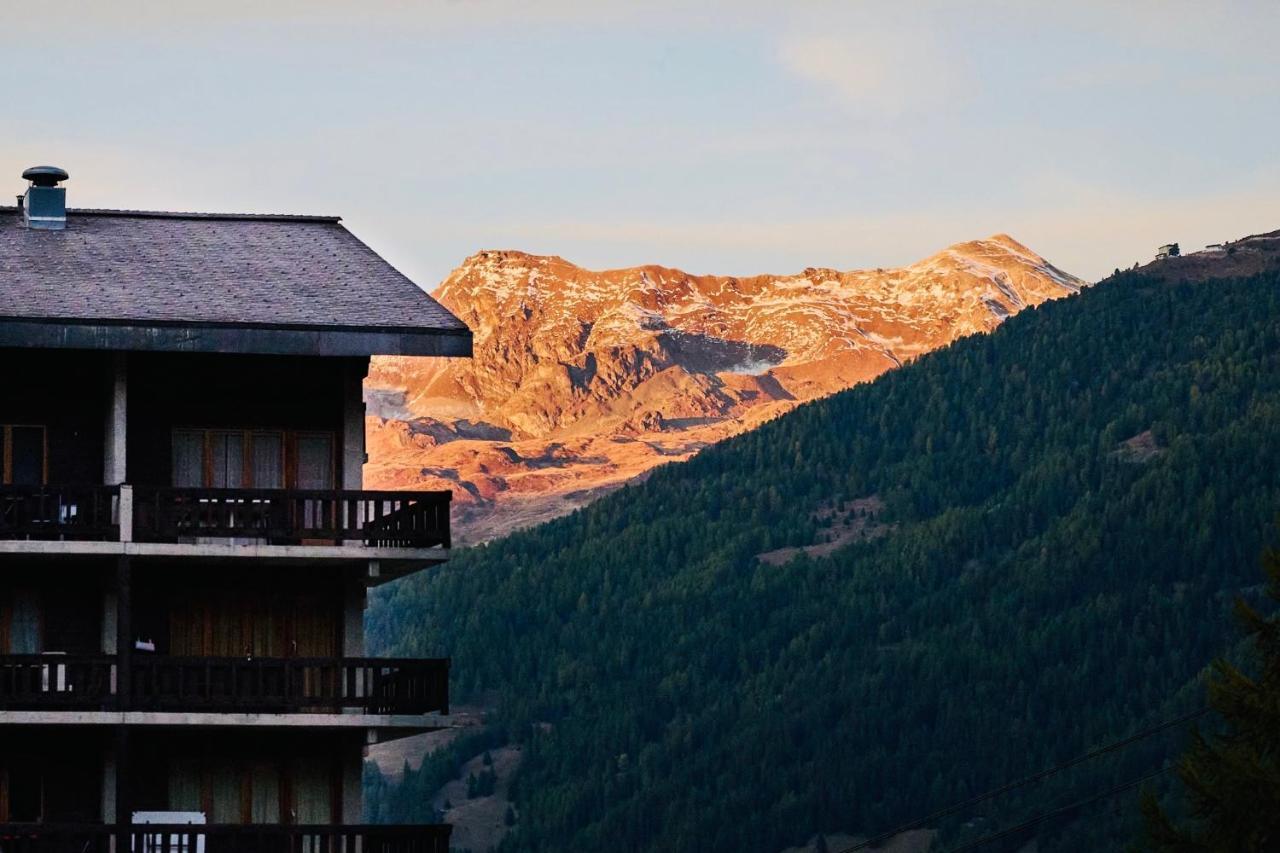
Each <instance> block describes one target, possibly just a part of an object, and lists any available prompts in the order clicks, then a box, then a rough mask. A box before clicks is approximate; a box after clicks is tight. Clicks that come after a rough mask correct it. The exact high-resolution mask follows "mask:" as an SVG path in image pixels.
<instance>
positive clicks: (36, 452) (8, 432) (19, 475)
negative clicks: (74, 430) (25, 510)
mask: <svg viewBox="0 0 1280 853" xmlns="http://www.w3.org/2000/svg"><path fill="white" fill-rule="evenodd" d="M0 444H2V445H3V454H4V459H3V464H0V483H4V484H5V485H15V486H39V485H42V484H44V483H45V482H47V481H48V477H49V454H48V440H47V437H46V435H45V429H44V427H43V426H34V425H23V424H5V425H3V426H0Z"/></svg>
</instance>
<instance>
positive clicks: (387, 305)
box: [0, 207, 470, 348]
mask: <svg viewBox="0 0 1280 853" xmlns="http://www.w3.org/2000/svg"><path fill="white" fill-rule="evenodd" d="M0 318H6V319H22V320H51V321H64V322H70V323H75V322H80V323H104V324H122V323H123V324H127V325H132V326H152V325H175V324H176V325H184V326H210V327H262V328H271V329H282V328H291V329H302V330H310V331H319V332H324V331H326V330H335V331H336V330H344V329H345V330H348V331H359V332H373V333H398V334H400V335H406V334H407V335H411V336H418V335H428V336H433V337H439V336H441V335H448V336H465V337H467V338H468V348H469V337H470V333H469V332H468V331H467V327H466V325H465V324H463V322H462V321H461V320H459V319H458V318H456V317H454V316H453V315H452V314H450V313H449V312H448V311H447V310H446V309H445V308H444V307H443V306H441V305H440V304H439V303H438V302H436V301H435V300H434V299H432V298H431V297H430V296H428V295H427V294H426V293H424V292H423V291H422V290H421V289H420V288H418V287H417V285H415V284H414V283H413V282H412V281H410V280H409V279H408V278H406V277H405V276H404V275H402V274H401V273H400V272H399V271H397V270H396V269H395V268H394V267H392V266H391V265H390V264H389V263H387V262H386V261H385V260H383V259H382V258H381V257H380V256H378V254H377V253H375V252H374V251H373V250H372V249H370V248H369V247H368V246H366V245H365V244H364V243H362V242H361V241H360V240H359V239H357V238H356V237H355V236H354V235H353V234H352V233H351V232H349V231H347V229H346V228H344V227H343V226H342V225H341V224H340V222H339V219H338V218H337V217H320V216H264V215H252V214H245V215H227V214H195V213H158V212H146V211H104V210H69V211H68V215H67V228H66V230H65V231H37V230H30V229H27V228H25V227H22V225H21V216H20V215H19V214H18V212H17V209H16V208H12V207H9V208H0Z"/></svg>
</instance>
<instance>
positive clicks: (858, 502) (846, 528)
mask: <svg viewBox="0 0 1280 853" xmlns="http://www.w3.org/2000/svg"><path fill="white" fill-rule="evenodd" d="M883 512H884V501H882V500H880V496H879V495H868V496H867V497H865V498H854V499H853V500H849V501H827V502H825V503H823V504H822V505H821V506H819V507H818V508H817V509H816V510H814V511H813V514H812V516H811V517H812V518H813V520H814V521H816V522H817V523H818V533H817V539H818V541H817V542H814V543H813V544H811V545H795V546H791V547H787V548H778V549H777V550H774V551H766V552H764V553H763V554H757V555H756V556H757V557H759V559H760V562H762V563H767V564H769V565H771V566H781V565H783V564H784V563H789V562H790V561H791V560H793V559H795V558H796V557H797V556H798V555H799V554H800V553H801V552H803V553H805V554H808V555H809V556H810V557H825V556H827V555H828V554H830V553H832V552H833V551H836V550H837V549H840V548H843V547H844V546H845V545H850V544H852V543H854V542H870V541H871V540H873V539H879V538H880V537H881V536H886V535H888V534H889V533H890V532H891V531H892V530H893V528H894V525H892V524H885V523H883V522H882V521H880V516H881V515H882V514H883Z"/></svg>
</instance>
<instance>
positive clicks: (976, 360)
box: [369, 267, 1280, 853]
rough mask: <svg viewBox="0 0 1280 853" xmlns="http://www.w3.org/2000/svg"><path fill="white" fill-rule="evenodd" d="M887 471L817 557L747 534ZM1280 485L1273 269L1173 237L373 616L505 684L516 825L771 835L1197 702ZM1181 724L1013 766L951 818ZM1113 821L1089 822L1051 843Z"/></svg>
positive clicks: (1118, 837) (641, 833)
mask: <svg viewBox="0 0 1280 853" xmlns="http://www.w3.org/2000/svg"><path fill="white" fill-rule="evenodd" d="M873 496H874V497H878V498H879V499H880V500H882V501H883V510H880V511H879V512H878V514H877V515H876V517H875V518H874V520H873V522H872V521H870V520H868V519H865V518H864V519H861V520H860V521H861V522H862V523H863V532H862V535H861V536H854V537H853V538H852V541H851V542H850V544H848V545H846V546H844V547H841V548H838V549H836V550H835V551H834V553H831V554H830V555H829V556H824V557H811V556H809V555H808V554H801V555H800V556H798V557H797V558H796V559H794V560H792V561H790V562H787V563H784V564H781V565H771V564H766V563H762V562H761V561H760V560H759V559H758V558H757V555H759V554H761V553H764V552H769V551H772V550H775V549H779V548H782V547H784V546H802V545H809V544H813V543H816V542H819V541H821V540H822V539H823V538H824V536H829V535H831V532H832V531H834V529H835V528H834V527H832V529H831V530H824V528H825V527H830V526H831V520H830V518H829V514H828V517H818V516H816V515H815V513H819V511H820V510H823V509H826V508H830V507H832V506H834V505H839V504H840V503H841V502H847V501H854V500H857V499H867V498H871V497H873ZM859 505H860V506H865V505H866V502H865V501H864V502H863V503H862V504H859ZM1278 511H1280V275H1278V274H1277V273H1276V272H1275V271H1274V270H1273V271H1269V272H1263V273H1261V274H1258V275H1255V276H1253V277H1249V278H1219V279H1214V280H1212V281H1207V282H1195V281H1192V282H1188V281H1167V280H1165V279H1164V278H1163V277H1162V275H1161V272H1160V269H1159V268H1158V267H1157V268H1152V269H1148V270H1144V271H1140V272H1131V273H1123V274H1119V275H1117V276H1115V277H1113V278H1111V279H1109V280H1107V281H1105V282H1103V283H1101V284H1099V285H1097V286H1096V287H1094V288H1091V289H1089V290H1087V291H1086V292H1084V293H1082V294H1080V295H1078V296H1073V297H1070V298H1067V299H1064V300H1061V301H1057V302H1052V303H1047V304H1046V305H1044V306H1041V307H1039V308H1036V309H1028V310H1026V311H1024V312H1023V313H1021V314H1019V315H1018V316H1016V317H1014V318H1011V319H1010V320H1009V321H1008V322H1007V323H1005V324H1004V325H1003V326H1001V327H1000V328H999V329H997V330H996V331H995V332H993V333H992V334H990V335H980V336H975V337H971V338H967V339H964V340H962V341H960V342H958V343H956V344H954V345H952V346H950V347H949V348H947V349H945V350H942V351H938V352H936V353H933V354H930V355H927V356H924V357H923V358H921V359H920V360H919V361H918V362H916V363H914V364H912V365H909V366H908V367H905V368H903V369H902V370H898V371H894V372H891V373H889V374H886V375H885V376H883V377H881V378H880V379H878V380H877V381H875V382H874V383H872V384H869V385H866V386H861V387H857V388H854V389H852V390H850V391H847V392H844V393H841V394H838V395H836V396H834V397H831V398H828V399H825V400H821V401H818V402H815V403H810V404H807V405H804V406H802V407H800V408H799V409H797V410H795V411H794V412H792V413H791V414H788V415H786V416H785V417H782V418H780V419H778V420H776V421H774V422H772V423H769V424H767V425H765V426H763V427H761V428H760V429H758V430H756V431H754V432H751V433H748V434H745V435H742V436H740V437H738V438H735V439H732V440H730V441H728V442H726V443H724V444H722V445H719V446H716V447H714V448H711V449H708V450H707V451H705V452H703V453H702V454H700V455H698V456H697V457H695V458H694V459H693V460H692V461H690V462H687V463H685V464H681V465H672V466H667V467H665V468H662V469H658V470H657V471H656V472H655V473H654V474H653V476H652V477H651V478H650V479H649V480H648V481H647V482H645V483H643V484H641V485H637V486H633V487H629V488H626V489H624V490H622V491H620V492H618V493H616V494H614V495H612V496H610V497H608V498H606V499H604V500H601V501H600V502H598V503H596V504H594V505H592V506H591V507H589V508H587V509H585V510H583V511H579V512H577V513H575V514H574V515H572V516H570V517H567V518H564V519H561V520H559V521H555V522H552V523H550V524H546V525H544V526H542V527H539V528H536V529H533V530H531V531H528V532H525V533H521V534H518V535H514V536H511V537H509V538H507V539H504V540H501V541H498V542H495V543H493V544H491V545H489V546H487V547H480V548H475V549H471V550H468V551H466V552H464V553H461V554H460V555H458V558H457V559H455V560H454V561H453V562H451V563H450V564H448V565H446V566H444V567H443V568H441V569H439V570H436V571H432V572H426V573H423V574H422V575H420V576H416V577H414V578H411V579H408V580H405V581H400V582H398V583H396V584H393V585H391V586H390V587H389V588H387V589H386V590H384V591H383V592H382V594H381V595H379V596H378V598H377V599H376V602H375V606H374V609H373V610H372V612H371V614H370V618H369V631H370V641H371V647H372V648H373V649H375V650H376V651H377V652H378V653H395V654H411V655H436V654H447V655H451V656H453V658H454V662H455V666H454V669H453V671H454V672H455V673H456V674H457V675H456V678H457V681H456V682H455V684H454V690H455V693H456V694H461V695H463V696H465V695H466V694H468V693H477V692H478V691H481V690H484V691H495V692H496V694H497V695H498V696H499V697H500V701H499V708H500V711H499V715H500V718H501V722H502V723H503V724H504V728H505V730H506V731H508V732H510V733H511V736H512V737H515V738H517V739H520V740H522V741H524V742H525V743H526V746H525V761H524V764H523V767H522V772H521V775H520V777H519V779H518V781H517V785H516V789H515V791H514V799H515V803H516V805H517V808H518V813H519V822H518V825H517V828H516V831H515V832H514V833H513V834H512V835H511V836H510V838H509V839H508V842H507V844H508V845H509V847H510V849H512V850H518V851H550V850H574V851H610V853H616V851H640V850H644V851H725V853H728V851H734V852H735V853H738V851H762V853H777V851H779V850H780V849H782V848H784V847H786V846H788V845H793V844H800V843H803V842H804V841H805V840H806V839H808V838H810V837H811V836H812V835H813V834H814V833H815V832H818V831H847V832H859V833H875V832H878V831H881V830H884V829H886V828H888V827H891V826H893V825H896V824H897V823H899V822H902V821H904V820H907V819H909V818H913V817H916V816H918V815H921V814H924V813H927V812H929V811H932V810H933V809H935V808H939V807H941V806H944V805H948V804H950V803H952V802H955V801H958V800H963V799H965V798H967V797H969V796H971V795H972V794H975V793H977V792H980V791H982V790H984V789H986V788H989V787H992V786H994V785H996V784H999V783H1001V782H1003V781H1005V780H1007V779H1010V778H1014V777H1017V776H1020V775H1023V774H1026V773H1030V772H1033V771H1036V770H1039V769H1041V768H1042V767H1044V766H1047V765H1051V764H1053V763H1054V762H1056V761H1061V760H1063V759H1066V758H1069V757H1071V756H1074V755H1076V754H1078V753H1080V752H1083V751H1085V750H1086V749H1088V748H1090V747H1091V746H1095V745H1098V744H1100V743H1103V742H1106V741H1109V740H1112V739H1115V738H1118V737H1121V736H1123V735H1125V734H1126V733H1128V732H1131V731H1134V730H1136V729H1138V728H1140V727H1142V726H1143V725H1144V724H1147V723H1150V722H1153V721H1157V720H1161V719H1164V718H1165V717H1167V716H1170V715H1172V714H1174V713H1176V712H1178V711H1181V710H1185V709H1186V708H1188V707H1192V706H1194V705H1195V704H1197V703H1198V702H1199V701H1201V695H1202V694H1201V692H1200V691H1199V690H1198V689H1197V688H1196V687H1195V686H1194V685H1193V684H1192V682H1193V681H1194V679H1195V678H1196V677H1197V675H1198V673H1199V672H1200V671H1201V670H1202V668H1203V667H1204V666H1205V665H1206V663H1207V662H1208V661H1210V660H1211V659H1212V658H1214V657H1215V656H1217V655H1219V654H1222V653H1224V652H1225V651H1227V650H1228V648H1230V646H1231V645H1232V643H1233V642H1234V641H1235V638H1236V636H1237V634H1236V631H1235V627H1234V625H1233V623H1232V617H1231V603H1232V601H1233V599H1234V597H1235V596H1237V595H1238V594H1241V593H1242V592H1243V593H1244V594H1246V595H1254V594H1256V590H1258V589H1259V588H1260V586H1261V582H1262V576H1261V573H1260V571H1259V569H1258V561H1257V555H1258V553H1259V551H1260V550H1261V548H1262V546H1263V545H1264V543H1265V542H1266V540H1267V539H1268V537H1270V536H1271V535H1272V531H1273V528H1272V527H1271V522H1272V521H1273V520H1274V519H1275V517H1276V514H1277V512H1278ZM854 521H855V519H846V521H845V522H842V523H844V524H845V525H846V526H845V528H842V529H854V528H856V527H857V525H855V524H853V522H854ZM541 723H545V724H548V725H534V724H541ZM1180 745H1181V743H1180V742H1179V741H1177V740H1176V739H1172V740H1164V741H1152V742H1145V743H1144V744H1142V745H1140V746H1139V747H1136V748H1133V749H1127V750H1124V751H1122V752H1121V753H1119V754H1118V757H1117V758H1116V759H1115V760H1111V761H1105V762H1101V763H1098V764H1096V765H1090V766H1089V767H1087V768H1085V769H1084V770H1082V771H1080V772H1077V773H1074V774H1070V775H1068V776H1066V777H1065V778H1061V779H1060V780H1055V783H1054V784H1052V785H1046V786H1041V787H1037V788H1031V789H1028V790H1026V791H1024V792H1021V793H1020V794H1019V795H1017V796H1014V797H1007V798H1002V799H1000V800H999V801H996V802H995V803H992V804H989V805H988V806H986V807H985V808H984V809H983V810H979V811H976V812H975V813H973V814H966V815H962V816H961V817H960V818H957V819H956V820H955V821H954V822H953V823H950V824H947V825H945V826H943V827H941V829H942V831H943V838H944V841H946V842H947V843H950V842H954V841H956V840H959V839H962V838H966V837H973V836H974V835H975V834H981V833H982V832H985V831H990V830H992V829H994V828H996V827H998V826H1000V825H1003V824H1005V823H1016V822H1018V821H1019V820H1021V819H1022V818H1024V817H1026V816H1027V815H1029V814H1030V813H1032V812H1033V811H1035V810H1038V809H1041V808H1046V807H1049V806H1051V805H1054V804H1057V803H1059V802H1063V801H1069V800H1072V799H1076V798H1079V797H1082V796H1085V795H1088V794H1090V793H1093V792H1094V791H1096V790H1099V789H1101V788H1103V787H1106V786H1108V785H1111V784H1114V783H1116V782H1120V781H1127V780H1128V779H1131V778H1134V777H1136V776H1139V775H1141V774H1142V773H1144V772H1146V771H1147V770H1148V769H1150V768H1152V767H1155V766H1158V764H1159V763H1160V761H1161V760H1162V758H1163V756H1164V755H1165V753H1166V752H1167V751H1169V750H1171V749H1176V748H1177V747H1179V746H1180ZM433 772H436V771H433ZM406 784H407V785H412V784H414V779H413V776H412V774H411V776H410V777H409V781H408V782H407V783H406ZM400 794H401V796H402V797H403V796H408V795H411V794H412V791H410V790H408V789H406V790H403V791H401V792H400ZM386 796H387V797H388V798H390V797H391V795H390V794H387V795H386ZM409 798H410V799H412V797H411V796H410V797H409ZM388 801H389V800H388ZM1122 806H1123V804H1122ZM396 808H397V809H402V808H405V806H403V805H398V806H396ZM423 809H424V810H423V811H422V812H421V813H420V814H421V816H426V815H427V814H428V810H427V808H426V806H425V805H424V806H423ZM402 816H403V815H402ZM1127 829H1128V826H1127V824H1126V823H1125V822H1123V821H1121V822H1118V823H1117V822H1110V823H1108V822H1107V821H1105V820H1102V819H1101V818H1099V820H1097V821H1093V822H1090V821H1077V822H1076V824H1075V826H1074V828H1071V827H1066V828H1063V827H1056V828H1055V829H1053V830H1051V832H1050V833H1049V834H1048V835H1047V836H1046V837H1045V838H1043V839H1042V845H1041V848H1040V849H1041V850H1042V851H1043V850H1051V849H1111V847H1112V846H1113V845H1114V846H1122V842H1123V840H1125V839H1124V838H1123V837H1122V836H1123V833H1124V832H1126V831H1127ZM1081 832H1088V833H1093V836H1092V839H1093V840H1091V842H1090V844H1089V847H1088V848H1084V847H1080V846H1079V845H1080V838H1081V837H1082V836H1081V835H1079V834H1078V833H1081ZM1072 833H1077V834H1074V835H1073V834H1072ZM1107 833H1110V834H1111V835H1110V836H1108V837H1104V838H1102V839H1099V838H1098V837H1097V836H1098V835H1099V834H1102V835H1104V836H1106V835H1107ZM1104 841H1105V842H1106V843H1105V844H1104V843H1103V842H1104ZM1098 845H1101V846H1098ZM991 849H999V848H991Z"/></svg>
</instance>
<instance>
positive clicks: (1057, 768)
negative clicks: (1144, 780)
mask: <svg viewBox="0 0 1280 853" xmlns="http://www.w3.org/2000/svg"><path fill="white" fill-rule="evenodd" d="M1210 710H1211V709H1210V708H1201V709H1200V710H1199V711H1194V712H1192V713H1190V714H1184V715H1183V716H1181V717H1177V718H1176V719H1172V720H1166V721H1165V722H1163V723H1159V724H1158V725H1154V726H1149V727H1148V728H1145V729H1141V730H1140V731H1137V732H1135V733H1133V734H1131V735H1129V736H1128V737H1126V738H1123V739H1121V740H1118V741H1115V742H1113V743H1109V744H1106V745H1105V746H1100V747H1098V748H1097V749H1094V750H1091V751H1090V752H1086V753H1085V754H1083V755H1079V756H1076V757H1075V758H1072V759H1071V760H1069V761H1065V762H1063V763H1062V764H1056V765H1054V766H1053V767H1049V768H1047V769H1045V770H1041V771H1040V772H1039V773H1033V774H1032V775H1030V776H1024V777H1022V778H1021V779H1015V780H1014V781H1012V782H1007V783H1005V784H1004V785H1001V786H1000V787H998V788H992V789H991V790H989V791H985V792H984V793H981V794H978V795H977V796H974V797H970V798H969V799H967V800H964V801H963V802H959V803H955V804H954V805H950V806H947V807H946V808H944V809H939V810H938V811H936V812H933V813H932V814H928V815H925V816H924V817H922V818H917V819H916V820H913V821H911V822H910V823H904V824H902V825H901V826H899V827H896V828H894V829H891V830H889V831H888V832H882V833H881V834H879V835H877V836H875V837H874V838H868V839H867V840H866V841H861V842H859V843H857V844H854V845H853V846H852V847H846V848H844V849H843V850H840V851H839V853H855V851H858V850H865V849H866V848H868V847H872V846H874V845H877V844H883V843H884V842H886V841H888V840H889V839H891V838H893V837H894V836H895V835H899V834H901V833H903V832H907V831H909V830H912V829H919V828H920V827H922V826H926V825H928V824H931V823H935V822H936V821H938V820H941V819H942V818H944V817H949V816H950V815H953V814H955V813H956V812H959V811H964V810H965V809H967V808H969V807H971V806H976V805H978V804H979V803H984V802H986V801H987V800H990V799H994V798H995V797H999V796H1002V795H1004V794H1007V793H1009V792H1010V791H1013V790H1016V789H1018V788H1022V787H1024V786H1026V785H1030V784H1032V783H1035V782H1040V781H1042V780H1044V779H1048V778H1049V777H1050V776H1055V775H1057V774H1058V773H1061V772H1062V771H1064V770H1069V769H1071V768H1072V767H1075V766H1076V765H1079V764H1083V763H1085V762H1086V761H1092V760H1093V759H1095V758H1099V757H1101V756H1103V755H1106V754H1108V753H1111V752H1115V751H1116V750H1118V749H1123V748H1124V747H1126V746H1130V745H1131V744H1134V743H1137V742H1138V741H1140V740H1145V739H1146V738H1149V737H1151V736H1152V735H1154V734H1159V733H1160V732H1163V731H1166V730H1168V729H1172V728H1175V727H1177V726H1181V725H1185V724H1187V723H1190V722H1192V721H1194V720H1197V719H1199V718H1200V717H1203V716H1204V715H1205V714H1207V713H1209V711H1210ZM1162 772H1163V771H1162Z"/></svg>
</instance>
